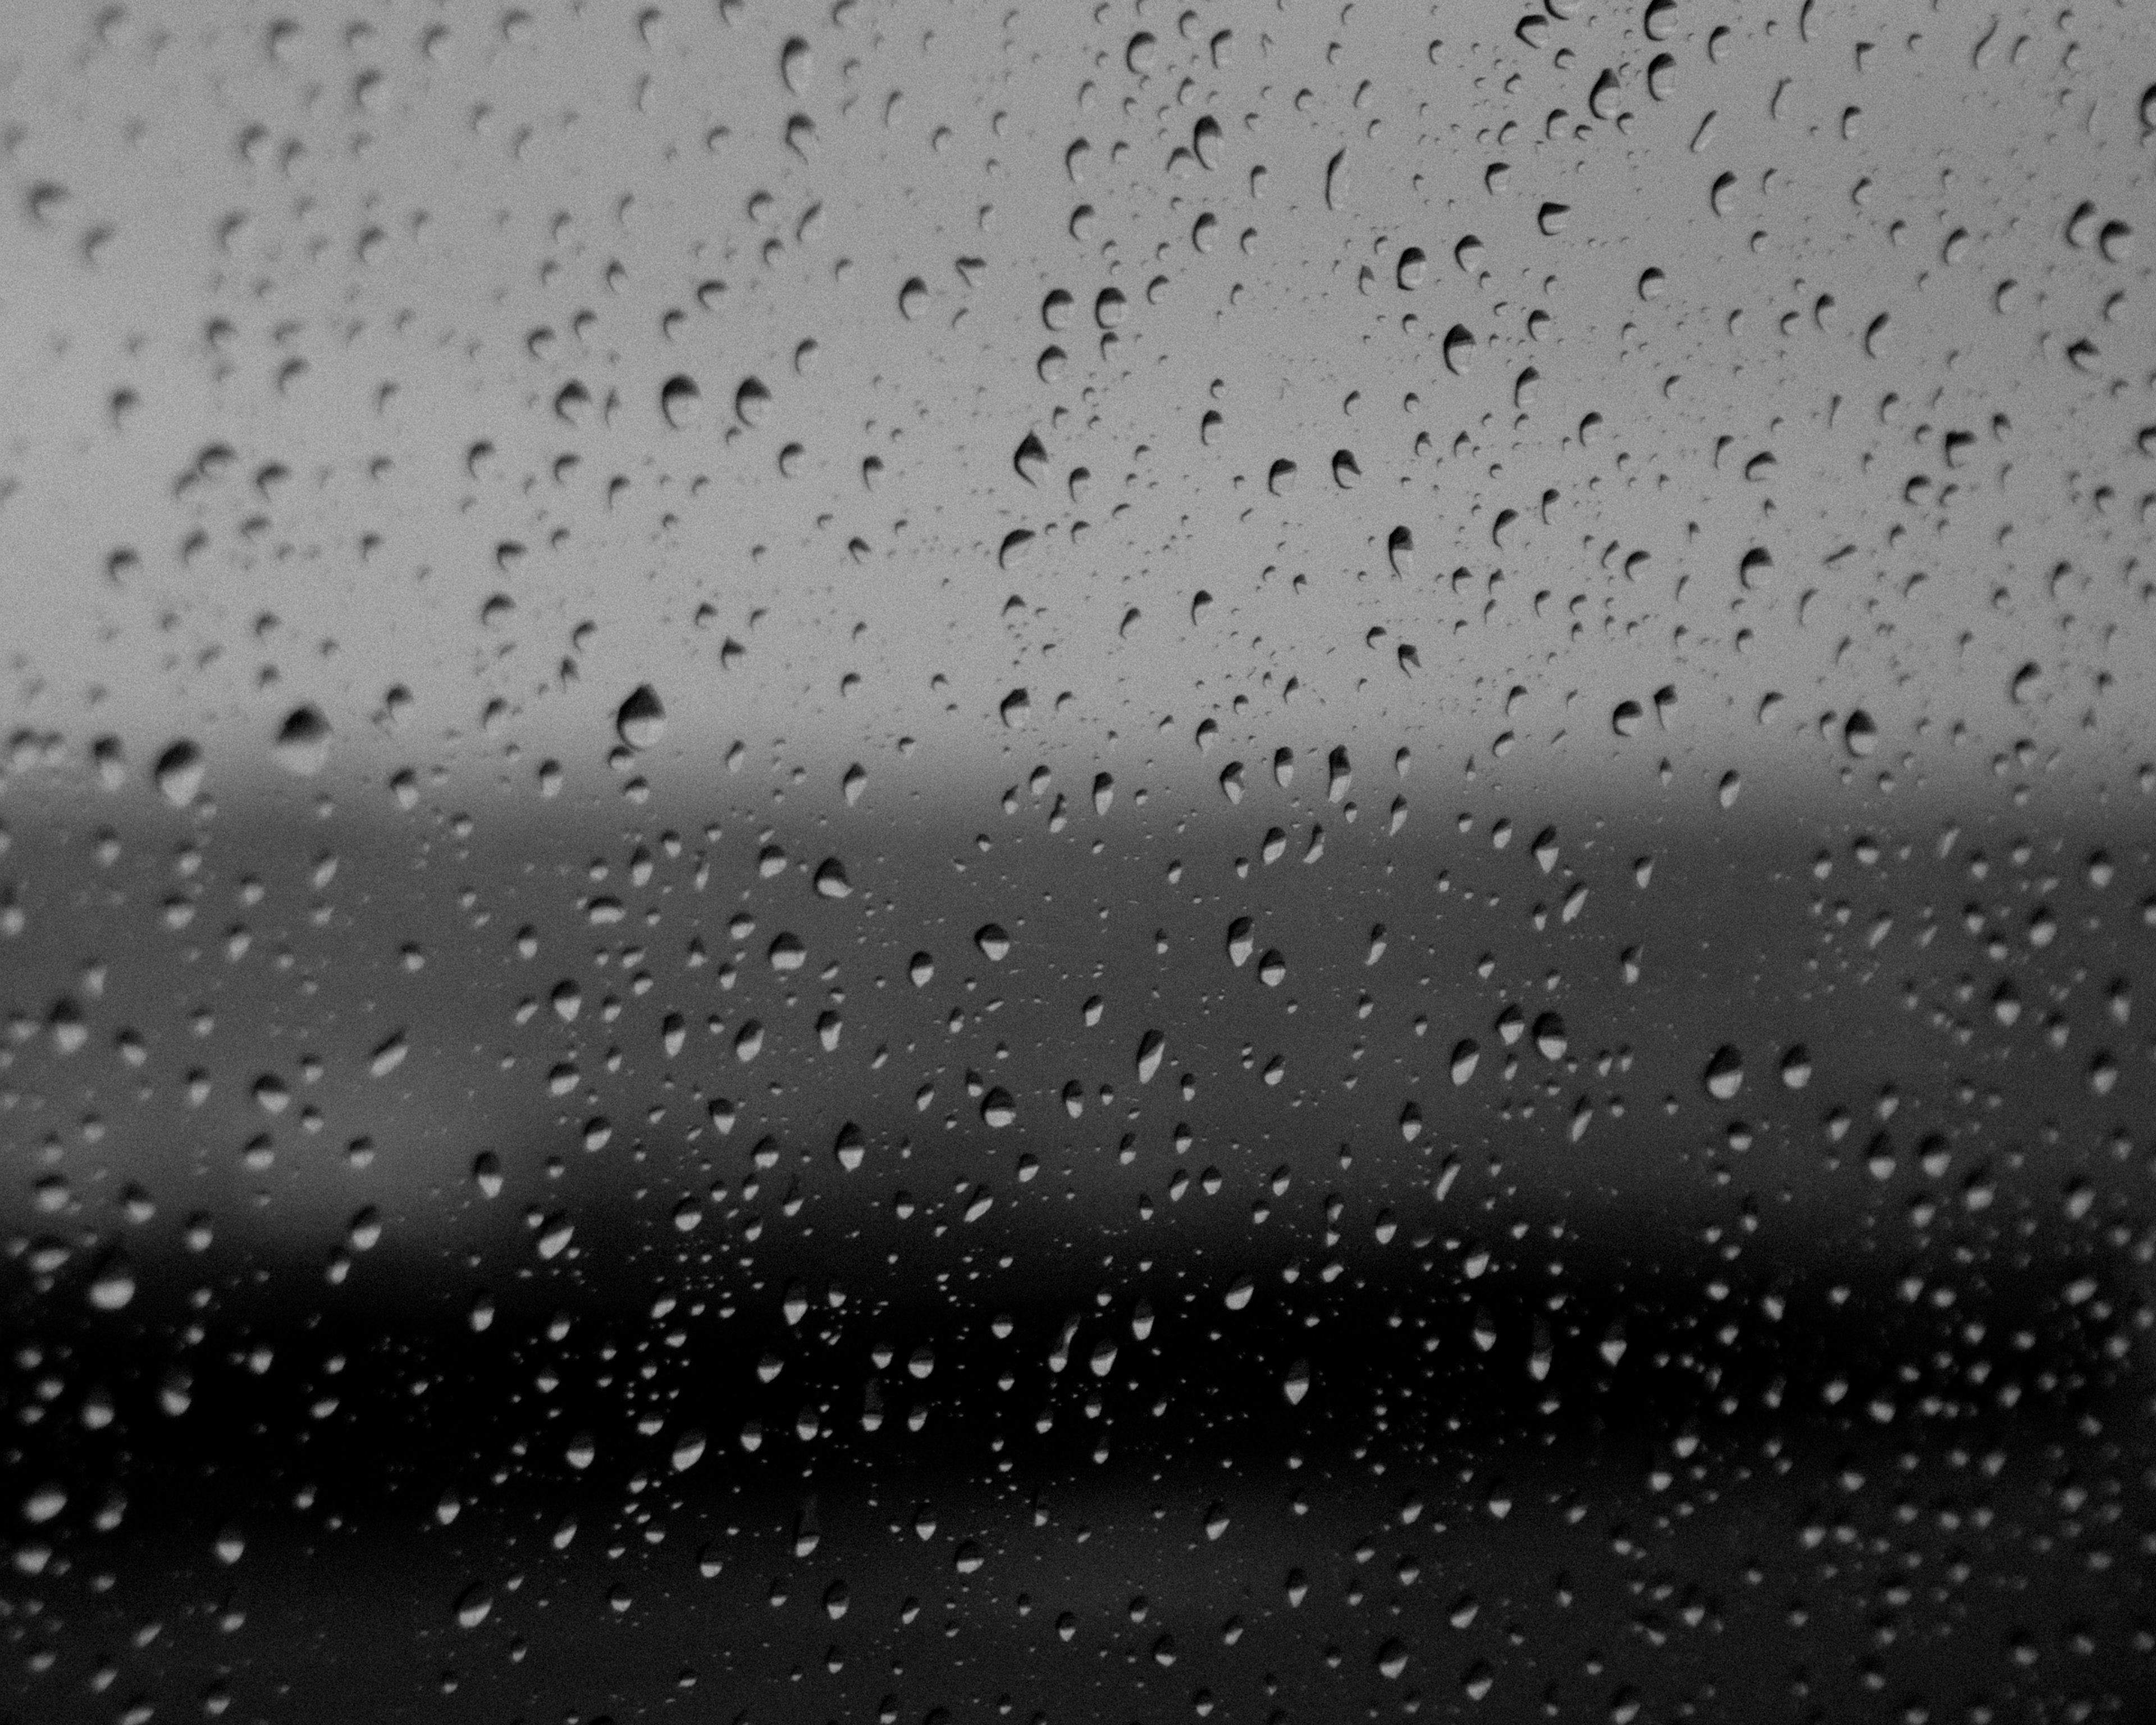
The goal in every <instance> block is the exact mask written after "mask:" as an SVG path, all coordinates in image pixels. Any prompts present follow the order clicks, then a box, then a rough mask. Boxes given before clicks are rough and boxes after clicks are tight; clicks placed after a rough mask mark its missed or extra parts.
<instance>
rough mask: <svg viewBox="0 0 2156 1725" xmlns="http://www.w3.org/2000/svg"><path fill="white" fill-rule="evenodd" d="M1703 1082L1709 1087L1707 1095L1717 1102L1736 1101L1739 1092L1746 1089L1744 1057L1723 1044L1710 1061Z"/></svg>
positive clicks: (1702, 1078) (1702, 1076) (1703, 1075)
mask: <svg viewBox="0 0 2156 1725" xmlns="http://www.w3.org/2000/svg"><path fill="white" fill-rule="evenodd" d="M1701 1081H1702V1083H1704V1084H1705V1085H1706V1086H1707V1095H1709V1096H1712V1097H1713V1098H1714V1100H1715V1101H1717V1102H1727V1101H1734V1100H1735V1098H1736V1096H1737V1092H1738V1091H1740V1090H1742V1089H1743V1087H1744V1056H1743V1055H1741V1054H1739V1053H1738V1051H1737V1050H1735V1049H1734V1048H1732V1047H1731V1046H1730V1045H1729V1044H1727V1043H1726V1042H1725V1043H1723V1044H1722V1046H1721V1047H1719V1048H1717V1050H1715V1051H1714V1053H1713V1055H1712V1057H1711V1058H1710V1059H1709V1060H1708V1061H1707V1070H1705V1071H1704V1072H1703V1073H1702V1074H1701Z"/></svg>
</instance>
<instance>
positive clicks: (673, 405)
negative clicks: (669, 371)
mask: <svg viewBox="0 0 2156 1725" xmlns="http://www.w3.org/2000/svg"><path fill="white" fill-rule="evenodd" d="M659 411H660V413H663V414H664V415H665V418H666V423H667V424H669V425H670V426H672V427H673V428H674V429H675V430H676V431H686V430H687V429H689V428H690V426H692V425H694V424H696V422H697V421H698V420H699V419H701V418H703V417H704V393H703V391H701V389H699V388H696V379H694V378H693V377H685V376H683V375H682V374H681V373H680V372H676V373H675V375H674V376H672V377H669V378H668V379H667V380H666V381H665V382H664V383H663V384H661V385H660V389H659Z"/></svg>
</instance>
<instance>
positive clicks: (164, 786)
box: [151, 741, 203, 809]
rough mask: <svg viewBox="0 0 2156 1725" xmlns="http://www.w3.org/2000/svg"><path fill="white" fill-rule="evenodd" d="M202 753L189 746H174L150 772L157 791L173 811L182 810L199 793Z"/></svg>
mask: <svg viewBox="0 0 2156 1725" xmlns="http://www.w3.org/2000/svg"><path fill="white" fill-rule="evenodd" d="M151 778H153V779H154V780H155V781H156V783H157V788H158V790H159V791H160V792H161V793H163V796H164V798H165V800H166V801H167V803H171V804H172V806H173V807H174V808H175V809H185V808H186V807H187V805H188V804H189V803H193V801H194V799H195V798H196V795H197V794H198V793H199V792H200V791H201V789H202V782H203V752H202V751H201V750H200V749H199V748H198V747H195V745H194V744H193V743H192V742H185V741H182V742H176V743H174V744H172V746H171V747H169V748H167V750H166V751H165V752H164V753H162V755H160V756H158V757H157V765H156V766H155V767H154V768H151Z"/></svg>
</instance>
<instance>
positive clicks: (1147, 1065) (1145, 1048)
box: [1137, 1030, 1168, 1084]
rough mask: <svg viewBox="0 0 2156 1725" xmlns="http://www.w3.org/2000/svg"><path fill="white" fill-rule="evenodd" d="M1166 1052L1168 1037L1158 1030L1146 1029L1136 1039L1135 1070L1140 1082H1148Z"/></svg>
mask: <svg viewBox="0 0 2156 1725" xmlns="http://www.w3.org/2000/svg"><path fill="white" fill-rule="evenodd" d="M1167 1052H1168V1039H1167V1037H1165V1036H1164V1035H1163V1034H1161V1033H1160V1032H1159V1031H1158V1030H1148V1031H1147V1032H1146V1033H1145V1034H1144V1035H1142V1036H1141V1037H1140V1038H1139V1039H1138V1054H1137V1071H1138V1082H1139V1083H1140V1084H1150V1083H1151V1082H1152V1076H1153V1074H1155V1073H1156V1072H1158V1071H1159V1070H1160V1063H1161V1060H1162V1059H1163V1057H1164V1056H1165V1055H1166V1054H1167Z"/></svg>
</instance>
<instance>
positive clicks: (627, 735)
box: [613, 683, 666, 750]
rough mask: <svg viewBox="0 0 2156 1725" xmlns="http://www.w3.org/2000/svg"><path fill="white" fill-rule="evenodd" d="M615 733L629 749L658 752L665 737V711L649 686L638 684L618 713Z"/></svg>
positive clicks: (615, 715) (617, 710) (614, 723)
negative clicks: (661, 740) (652, 749)
mask: <svg viewBox="0 0 2156 1725" xmlns="http://www.w3.org/2000/svg"><path fill="white" fill-rule="evenodd" d="M613 728H614V733H615V735H617V736H618V737H620V738H621V740H622V741H623V742H624V743H626V744H627V745H628V746H629V747H630V748H633V749H639V750H641V749H649V748H656V747H658V745H659V739H660V737H664V736H665V734H666V709H665V706H662V705H661V704H660V700H659V696H658V694H657V692H656V691H654V689H653V688H652V686H651V685H650V684H649V683H639V684H638V685H636V687H635V688H634V690H633V691H630V694H629V699H628V700H626V701H623V702H622V704H621V706H619V708H617V709H616V710H615V712H614V716H613Z"/></svg>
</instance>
